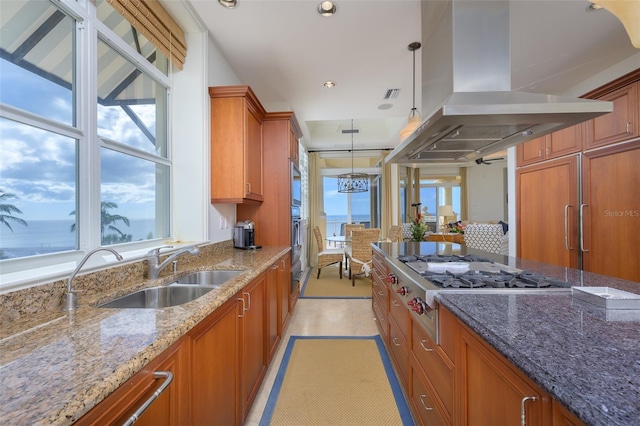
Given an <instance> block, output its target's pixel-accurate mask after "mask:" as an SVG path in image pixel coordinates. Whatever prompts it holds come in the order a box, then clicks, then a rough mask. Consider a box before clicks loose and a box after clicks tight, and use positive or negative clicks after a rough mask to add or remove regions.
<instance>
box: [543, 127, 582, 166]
mask: <svg viewBox="0 0 640 426" xmlns="http://www.w3.org/2000/svg"><path fill="white" fill-rule="evenodd" d="M583 127H584V126H583V124H582V123H580V124H577V125H575V126H571V127H568V128H566V129H562V130H558V131H557V132H553V133H551V134H549V135H547V138H546V145H545V152H544V155H545V158H546V159H547V160H548V159H551V158H558V157H562V156H563V155H568V154H575V153H578V152H580V151H582V139H583Z"/></svg>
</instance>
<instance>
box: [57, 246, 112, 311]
mask: <svg viewBox="0 0 640 426" xmlns="http://www.w3.org/2000/svg"><path fill="white" fill-rule="evenodd" d="M101 250H104V251H109V252H111V253H113V255H114V256H115V257H116V259H118V260H122V256H120V253H118V252H117V251H115V250H114V249H112V248H109V247H98V248H97V249H93V250H91V251H90V252H89V253H87V254H85V256H84V257H83V258H82V260H81V261H80V263H78V266H76V269H75V270H74V271H73V272H72V273H71V275H70V276H69V281H67V292H66V293H65V295H64V297H63V298H62V310H64V311H73V310H75V309H76V308H77V307H78V293H79V291H78V290H74V289H73V278H74V277H75V276H76V274H77V273H78V271H80V268H82V266H83V265H84V264H85V262H86V261H87V259H89V258H90V257H91V255H93V253H95V252H98V251H101Z"/></svg>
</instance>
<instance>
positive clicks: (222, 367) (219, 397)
mask: <svg viewBox="0 0 640 426" xmlns="http://www.w3.org/2000/svg"><path fill="white" fill-rule="evenodd" d="M239 306H240V304H239V303H238V301H237V300H236V298H235V297H234V298H232V299H231V300H229V301H227V302H226V303H225V304H224V305H222V306H221V307H219V308H218V309H216V310H215V311H214V312H213V313H212V314H211V315H209V316H208V317H207V318H206V319H204V320H203V321H202V322H201V323H200V324H198V325H197V326H196V327H195V328H194V329H193V330H192V331H191V332H189V342H190V345H191V365H192V371H191V392H190V394H191V397H190V409H191V411H192V413H193V424H196V425H204V424H211V425H213V424H215V425H239V424H241V423H242V422H241V413H240V404H239V396H240V385H239V383H238V377H239V375H240V365H239V361H240V342H239V339H240V322H239V320H238V316H239V315H240V310H239Z"/></svg>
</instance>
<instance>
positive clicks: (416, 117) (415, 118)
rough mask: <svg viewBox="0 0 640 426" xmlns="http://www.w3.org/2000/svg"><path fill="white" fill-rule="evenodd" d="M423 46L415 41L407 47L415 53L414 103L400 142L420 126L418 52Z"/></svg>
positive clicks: (401, 132) (401, 133)
mask: <svg viewBox="0 0 640 426" xmlns="http://www.w3.org/2000/svg"><path fill="white" fill-rule="evenodd" d="M421 46H422V45H421V44H420V42H417V41H414V42H413V43H411V44H409V46H407V49H409V50H410V51H411V52H413V103H412V105H413V106H412V107H411V112H409V120H408V122H407V125H406V126H404V128H403V129H402V130H401V131H400V140H401V141H403V140H405V139H406V138H407V136H409V135H410V134H411V133H413V131H414V130H415V129H416V127H418V125H419V124H420V120H421V117H420V112H419V111H418V108H416V50H418V49H420V47H421Z"/></svg>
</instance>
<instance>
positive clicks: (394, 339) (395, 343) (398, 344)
mask: <svg viewBox="0 0 640 426" xmlns="http://www.w3.org/2000/svg"><path fill="white" fill-rule="evenodd" d="M391 342H392V343H393V345H394V346H400V343H398V338H397V337H394V338H393V339H391Z"/></svg>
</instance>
